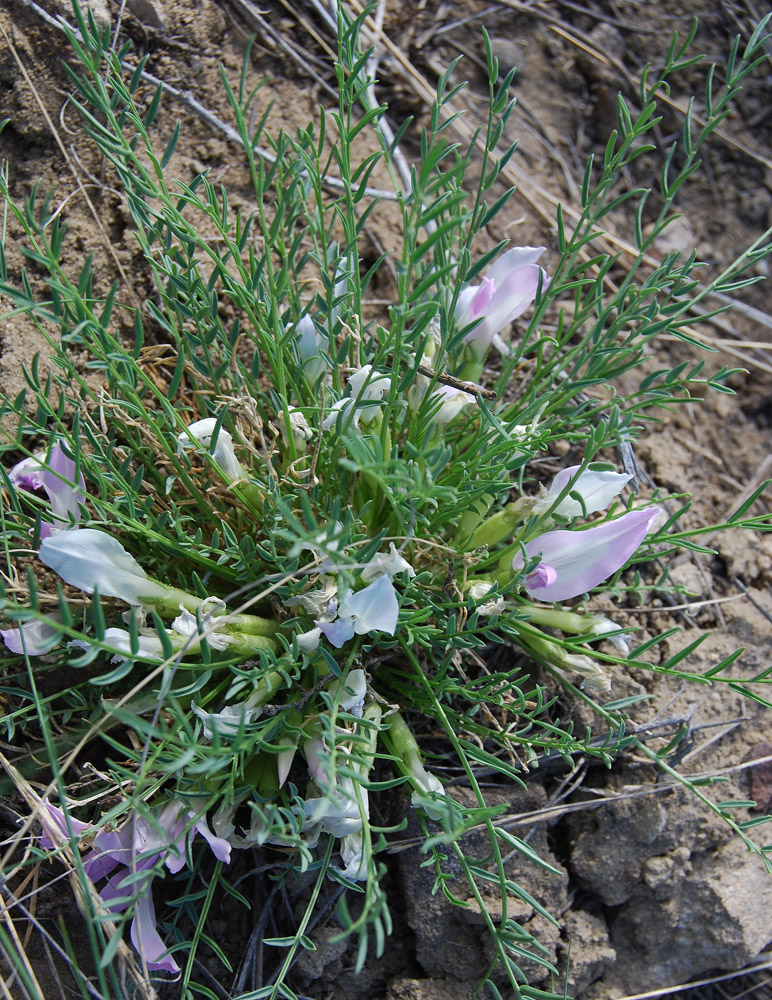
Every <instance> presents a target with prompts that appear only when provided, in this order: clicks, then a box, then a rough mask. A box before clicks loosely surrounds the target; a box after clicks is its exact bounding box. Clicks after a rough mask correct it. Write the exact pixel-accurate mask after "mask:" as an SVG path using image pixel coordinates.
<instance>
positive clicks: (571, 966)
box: [559, 910, 616, 996]
mask: <svg viewBox="0 0 772 1000" xmlns="http://www.w3.org/2000/svg"><path fill="white" fill-rule="evenodd" d="M563 938H564V941H565V944H564V945H563V946H562V947H561V949H560V958H561V959H562V961H561V963H560V966H559V968H560V969H561V972H562V969H563V967H564V965H567V966H568V979H567V982H566V990H567V993H568V995H569V996H579V995H580V994H582V993H584V992H585V991H586V990H587V988H588V987H589V986H590V985H591V984H592V983H594V982H595V981H596V980H597V979H600V977H601V976H602V975H603V974H604V973H605V972H606V970H607V969H609V968H611V966H612V965H613V964H614V961H615V959H616V952H615V951H614V949H613V948H612V947H611V943H610V941H609V936H608V928H607V927H606V923H605V921H603V920H601V919H600V917H595V916H593V915H592V914H591V913H587V912H585V911H584V910H570V911H569V912H568V913H567V914H566V917H565V927H564V931H563Z"/></svg>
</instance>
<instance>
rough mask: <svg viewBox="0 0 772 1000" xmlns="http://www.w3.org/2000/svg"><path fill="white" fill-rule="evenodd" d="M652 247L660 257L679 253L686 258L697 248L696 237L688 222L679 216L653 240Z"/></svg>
mask: <svg viewBox="0 0 772 1000" xmlns="http://www.w3.org/2000/svg"><path fill="white" fill-rule="evenodd" d="M653 246H654V249H655V250H656V252H657V253H658V254H660V255H661V256H662V257H664V256H665V254H669V253H680V254H681V256H682V257H683V256H687V257H688V255H689V254H690V253H691V252H692V251H693V250H694V248H695V247H696V246H697V237H696V236H695V234H694V229H692V226H691V224H690V223H689V220H688V219H686V218H684V216H680V217H679V218H675V219H673V221H672V222H670V223H668V225H667V226H666V227H665V228H664V229H663V230H662V232H661V233H660V234H659V236H657V238H656V239H655V240H654V244H653Z"/></svg>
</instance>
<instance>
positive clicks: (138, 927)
mask: <svg viewBox="0 0 772 1000" xmlns="http://www.w3.org/2000/svg"><path fill="white" fill-rule="evenodd" d="M40 820H41V823H42V824H43V835H42V837H41V838H40V846H41V847H43V848H44V849H45V850H49V851H50V850H55V849H56V848H58V847H60V846H61V845H62V844H65V843H67V842H68V841H69V840H70V839H71V836H72V837H73V838H74V839H76V840H77V839H79V838H84V839H87V840H88V843H89V845H90V846H89V848H88V849H87V851H86V852H85V854H84V855H83V856H82V858H81V863H82V865H83V870H84V872H85V873H86V875H87V876H88V878H90V879H91V881H92V882H94V883H99V882H102V881H103V880H105V879H106V880H107V881H106V883H105V884H104V885H103V886H102V888H101V889H100V890H99V897H100V899H101V900H102V903H103V904H104V907H105V911H106V912H108V913H122V912H123V911H124V910H125V909H127V908H128V907H129V906H131V905H133V906H134V916H133V918H132V921H131V931H130V934H131V943H132V944H133V945H134V947H135V948H136V950H137V951H138V952H139V954H140V956H141V957H142V958H143V959H144V961H145V962H146V963H147V967H148V968H149V969H151V970H163V971H165V972H170V973H177V972H179V971H180V968H179V966H178V965H177V963H176V962H175V960H174V958H173V956H172V955H171V954H170V953H169V952H168V950H167V947H166V945H165V944H164V942H163V940H162V938H161V936H160V934H159V933H158V929H157V927H156V915H155V906H154V904H153V880H154V879H155V878H156V877H157V876H158V874H159V870H160V868H161V867H165V868H167V869H168V871H169V872H170V873H171V874H173V875H176V874H178V873H179V872H181V871H182V870H183V868H186V867H188V866H189V865H190V864H191V848H192V845H193V841H194V840H195V838H196V835H197V834H201V836H202V837H203V838H204V840H205V841H206V842H207V844H208V845H209V847H210V848H211V850H212V853H213V854H214V856H215V857H216V858H217V859H218V861H222V862H224V863H225V864H228V863H229V862H230V857H231V848H230V844H229V843H228V842H227V841H226V840H223V838H222V837H218V836H216V835H215V834H213V833H212V831H211V830H210V829H209V825H208V824H207V821H206V816H205V815H204V813H203V812H197V811H196V807H195V806H193V807H192V808H191V807H190V806H187V805H185V804H183V803H182V802H180V801H178V800H173V801H170V802H167V803H166V804H165V805H163V806H161V807H159V808H156V809H154V810H151V811H149V812H147V813H145V814H142V815H139V814H135V815H134V816H132V818H131V819H130V820H129V821H128V822H127V823H126V824H124V826H123V827H122V828H121V829H120V830H117V831H112V830H106V829H98V828H97V827H94V826H91V825H90V824H89V823H83V822H81V821H80V820H77V819H74V818H73V817H72V816H70V815H69V812H68V813H66V814H65V812H64V811H63V810H62V809H60V808H59V807H58V806H54V805H51V804H50V803H48V802H46V803H44V805H43V809H42V810H41V813H40Z"/></svg>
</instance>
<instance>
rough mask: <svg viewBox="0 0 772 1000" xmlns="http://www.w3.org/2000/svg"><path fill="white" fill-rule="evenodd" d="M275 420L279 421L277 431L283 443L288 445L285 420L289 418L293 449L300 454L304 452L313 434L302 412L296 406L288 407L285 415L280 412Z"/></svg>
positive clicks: (282, 411)
mask: <svg viewBox="0 0 772 1000" xmlns="http://www.w3.org/2000/svg"><path fill="white" fill-rule="evenodd" d="M277 418H278V421H279V431H280V433H281V436H282V439H283V441H284V443H285V444H289V440H288V435H287V418H289V426H290V433H291V434H292V439H293V441H294V444H295V448H296V450H297V451H300V452H303V451H305V450H306V444H307V443H308V442H309V441H310V440H311V438H312V437H313V432H312V431H311V428H310V427H309V426H308V421H307V420H306V418H305V414H304V413H303V412H302V410H299V409H298V408H297V407H296V406H290V407H289V409H288V410H287V414H286V415H285V412H284V410H280V411H279V413H278V414H277Z"/></svg>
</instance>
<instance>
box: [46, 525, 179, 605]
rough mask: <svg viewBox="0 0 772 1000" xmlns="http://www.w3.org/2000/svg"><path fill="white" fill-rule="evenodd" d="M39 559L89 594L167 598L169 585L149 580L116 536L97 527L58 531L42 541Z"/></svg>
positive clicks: (128, 598)
mask: <svg viewBox="0 0 772 1000" xmlns="http://www.w3.org/2000/svg"><path fill="white" fill-rule="evenodd" d="M40 561H41V562H42V563H43V564H44V565H45V566H48V567H49V568H50V569H52V570H53V571H54V572H55V573H58V574H59V576H60V577H61V578H62V579H63V580H65V581H66V582H67V583H69V584H72V586H73V587H77V588H78V589H79V590H84V591H85V592H86V593H87V594H93V593H94V591H95V590H98V591H99V593H100V595H101V596H102V597H118V598H120V599H121V600H122V601H126V603H127V604H142V603H143V601H145V600H148V601H149V602H150V603H152V600H153V599H154V598H159V597H165V596H166V595H167V593H168V588H166V587H164V586H162V585H161V584H160V583H156V582H155V581H154V580H150V579H149V578H148V576H147V574H146V573H145V571H144V570H143V569H142V567H141V566H140V565H139V563H138V562H137V561H136V559H135V558H134V557H133V556H131V555H129V553H128V552H127V551H126V549H124V547H123V546H122V545H121V543H120V542H119V541H118V539H117V538H113V536H112V535H108V534H107V533H106V532H104V531H98V530H97V529H96V528H79V529H78V530H77V531H58V532H56V533H55V534H52V535H51V536H50V537H48V538H44V539H43V541H42V542H41V543H40Z"/></svg>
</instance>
